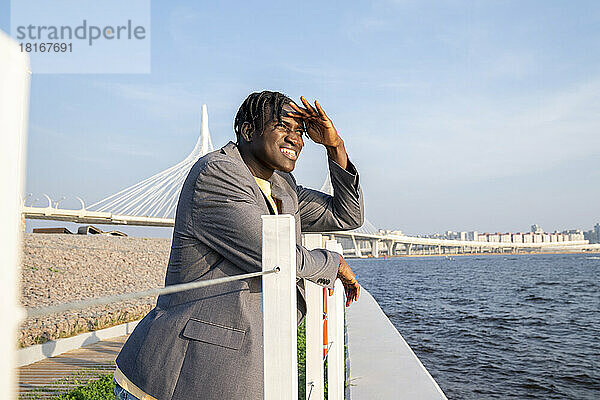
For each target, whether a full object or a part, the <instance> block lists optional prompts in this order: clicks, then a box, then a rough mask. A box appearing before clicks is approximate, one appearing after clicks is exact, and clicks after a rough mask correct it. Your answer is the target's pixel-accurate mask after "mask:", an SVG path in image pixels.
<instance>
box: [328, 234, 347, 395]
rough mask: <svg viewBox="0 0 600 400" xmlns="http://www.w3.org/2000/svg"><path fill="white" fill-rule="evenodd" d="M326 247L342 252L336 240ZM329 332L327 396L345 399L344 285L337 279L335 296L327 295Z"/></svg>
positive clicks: (329, 241) (329, 242)
mask: <svg viewBox="0 0 600 400" xmlns="http://www.w3.org/2000/svg"><path fill="white" fill-rule="evenodd" d="M325 248H326V249H327V250H330V251H335V252H337V253H340V254H342V252H343V248H342V245H341V244H340V243H338V242H337V241H335V240H328V241H326V242H325ZM327 334H328V336H329V342H330V343H331V345H330V348H329V352H328V353H327V389H328V390H327V398H328V399H329V400H344V358H345V357H344V356H345V354H344V286H343V285H342V283H341V282H340V280H339V279H336V281H335V289H334V293H333V296H328V297H327Z"/></svg>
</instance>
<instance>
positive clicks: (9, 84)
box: [0, 31, 30, 400]
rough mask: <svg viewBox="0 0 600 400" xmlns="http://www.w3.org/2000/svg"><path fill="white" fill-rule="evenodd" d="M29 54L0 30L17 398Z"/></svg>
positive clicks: (6, 306) (7, 303)
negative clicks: (22, 206)
mask: <svg viewBox="0 0 600 400" xmlns="http://www.w3.org/2000/svg"><path fill="white" fill-rule="evenodd" d="M29 73H30V72H29V60H28V58H27V56H26V55H25V53H22V52H21V51H20V49H19V46H18V45H17V44H16V43H15V42H14V41H12V40H11V39H9V37H8V36H6V35H5V34H4V33H3V32H2V31H0V88H1V89H0V143H1V144H0V221H2V223H1V224H0V260H1V262H0V285H2V287H1V289H0V290H1V291H2V301H0V321H2V327H1V328H0V348H1V349H2V350H1V354H2V357H0V398H1V399H7V400H10V399H15V398H16V394H15V392H16V391H15V389H16V368H15V366H16V364H17V352H16V350H17V349H16V343H17V328H18V323H19V319H20V312H19V310H20V309H19V303H18V300H17V299H18V295H19V290H18V284H19V271H20V260H21V234H22V232H21V201H22V198H23V183H24V180H25V174H24V166H25V143H26V134H27V110H28V100H29Z"/></svg>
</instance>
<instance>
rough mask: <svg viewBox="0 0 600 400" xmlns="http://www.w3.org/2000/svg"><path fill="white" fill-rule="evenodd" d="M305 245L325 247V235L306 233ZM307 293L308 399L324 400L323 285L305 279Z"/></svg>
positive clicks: (311, 248) (309, 247) (311, 247)
mask: <svg viewBox="0 0 600 400" xmlns="http://www.w3.org/2000/svg"><path fill="white" fill-rule="evenodd" d="M304 247H306V248H307V249H309V250H313V249H317V248H322V247H323V235H321V234H320V233H306V234H305V235H304ZM304 289H305V295H306V319H305V321H306V399H307V400H323V398H324V396H325V377H324V373H323V344H322V342H323V287H322V286H319V285H317V284H316V283H313V282H310V281H309V280H307V279H305V280H304Z"/></svg>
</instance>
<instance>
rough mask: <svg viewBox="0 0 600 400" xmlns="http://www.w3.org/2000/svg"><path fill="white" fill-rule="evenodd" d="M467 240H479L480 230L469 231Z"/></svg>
mask: <svg viewBox="0 0 600 400" xmlns="http://www.w3.org/2000/svg"><path fill="white" fill-rule="evenodd" d="M467 240H475V241H478V240H479V232H477V231H471V232H468V233H467Z"/></svg>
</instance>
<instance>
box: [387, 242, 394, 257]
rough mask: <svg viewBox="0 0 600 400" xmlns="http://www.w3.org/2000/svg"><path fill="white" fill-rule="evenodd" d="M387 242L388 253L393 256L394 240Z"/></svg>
mask: <svg viewBox="0 0 600 400" xmlns="http://www.w3.org/2000/svg"><path fill="white" fill-rule="evenodd" d="M386 244H387V254H388V256H393V255H394V244H395V243H394V241H393V240H388V241H387V242H386Z"/></svg>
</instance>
